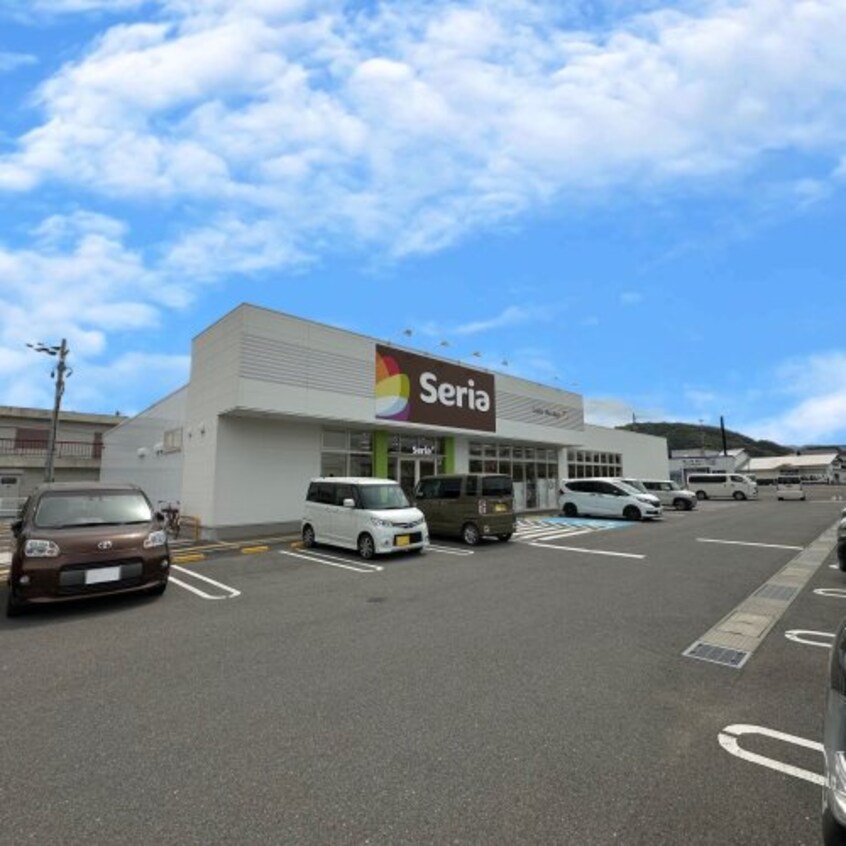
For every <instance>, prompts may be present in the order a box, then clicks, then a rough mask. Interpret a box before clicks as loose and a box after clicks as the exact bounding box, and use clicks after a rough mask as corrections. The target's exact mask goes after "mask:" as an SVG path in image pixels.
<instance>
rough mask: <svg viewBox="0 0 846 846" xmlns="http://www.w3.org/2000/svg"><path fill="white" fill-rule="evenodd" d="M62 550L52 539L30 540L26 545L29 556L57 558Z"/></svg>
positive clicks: (27, 555) (25, 550) (25, 551)
mask: <svg viewBox="0 0 846 846" xmlns="http://www.w3.org/2000/svg"><path fill="white" fill-rule="evenodd" d="M61 552H62V550H61V549H59V547H58V546H57V545H56V544H55V543H53V541H51V540H28V541H27V542H26V545H25V546H24V555H25V556H26V557H27V558H55V557H56V556H57V555H60V554H61Z"/></svg>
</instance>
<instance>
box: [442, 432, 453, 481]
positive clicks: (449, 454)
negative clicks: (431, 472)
mask: <svg viewBox="0 0 846 846" xmlns="http://www.w3.org/2000/svg"><path fill="white" fill-rule="evenodd" d="M444 473H455V438H454V437H453V436H452V435H447V436H446V437H445V438H444Z"/></svg>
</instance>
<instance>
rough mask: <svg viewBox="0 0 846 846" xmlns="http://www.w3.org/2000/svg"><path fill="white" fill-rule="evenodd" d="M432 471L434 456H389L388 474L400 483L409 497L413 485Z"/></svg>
mask: <svg viewBox="0 0 846 846" xmlns="http://www.w3.org/2000/svg"><path fill="white" fill-rule="evenodd" d="M434 473H435V459H434V458H391V459H390V460H389V462H388V475H389V476H390V478H392V479H394V480H395V481H397V482H399V483H400V487H401V488H402V489H403V490H404V491H405V495H406V496H407V497H408V498H409V499H411V497H412V496H413V494H414V486H415V485H416V484H417V483H418V482H419V481H420V480H421V479H422V478H423V477H424V476H431V475H433V474H434Z"/></svg>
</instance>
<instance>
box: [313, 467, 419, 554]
mask: <svg viewBox="0 0 846 846" xmlns="http://www.w3.org/2000/svg"><path fill="white" fill-rule="evenodd" d="M302 538H303V546H304V547H306V548H308V547H312V546H314V545H315V544H316V543H326V544H330V545H332V546H341V547H344V548H345V549H356V550H358V554H359V555H360V556H361V557H362V558H372V557H373V556H374V555H381V554H383V553H388V552H421V551H422V550H424V549H425V548H426V547H427V546H428V544H429V528H428V526H427V525H426V518H425V517H424V516H423V512H422V511H421V510H420V509H419V508H415V507H414V506H413V505H411V503H410V502H409V501H408V498H407V497H406V495H405V493H404V492H403V490H402V488H401V487H400V486H399V485H398V484H397V483H396V482H395V481H393V480H392V479H371V478H352V477H351V478H334V477H332V478H325V479H324V478H320V479H312V480H311V482H309V485H308V492H307V494H306V503H305V508H304V515H303V521H302Z"/></svg>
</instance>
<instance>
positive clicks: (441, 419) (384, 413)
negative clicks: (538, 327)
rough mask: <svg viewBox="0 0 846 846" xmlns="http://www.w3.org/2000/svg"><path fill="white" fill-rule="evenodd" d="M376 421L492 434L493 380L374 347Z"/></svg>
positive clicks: (401, 351) (381, 347)
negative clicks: (446, 427)
mask: <svg viewBox="0 0 846 846" xmlns="http://www.w3.org/2000/svg"><path fill="white" fill-rule="evenodd" d="M375 396H376V417H377V418H378V419H380V420H402V421H406V422H408V423H425V424H429V425H432V426H451V427H454V428H456V429H478V430H480V431H483V432H495V431H496V405H495V402H496V396H495V390H494V377H493V375H491V374H490V373H484V372H482V371H481V370H472V369H471V368H469V367H462V366H461V365H458V364H448V363H447V362H444V361H438V360H437V359H433V358H427V357H426V356H422V355H416V354H415V353H410V352H406V351H405V350H397V349H393V348H392V347H385V346H382V345H381V344H377V345H376V380H375Z"/></svg>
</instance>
